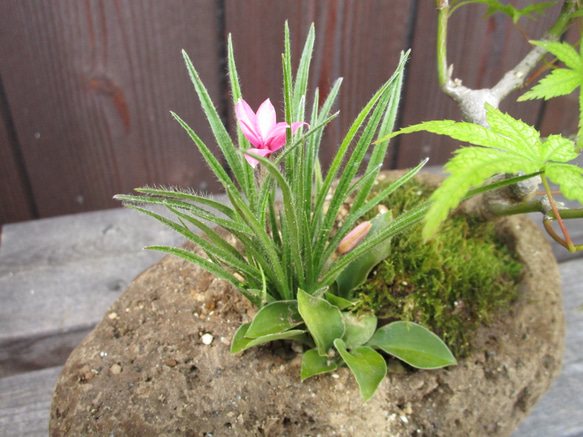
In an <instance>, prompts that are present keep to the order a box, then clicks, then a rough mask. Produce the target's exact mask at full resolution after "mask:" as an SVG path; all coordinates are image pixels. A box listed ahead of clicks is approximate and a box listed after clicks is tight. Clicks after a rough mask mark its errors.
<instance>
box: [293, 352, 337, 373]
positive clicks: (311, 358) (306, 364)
mask: <svg viewBox="0 0 583 437" xmlns="http://www.w3.org/2000/svg"><path fill="white" fill-rule="evenodd" d="M337 368H338V363H337V362H336V360H331V359H330V358H328V357H323V356H321V355H320V354H319V353H318V350H317V349H310V350H309V351H306V352H304V356H303V358H302V372H301V379H302V381H303V380H304V379H308V378H310V377H312V376H315V375H319V374H320V373H326V372H332V371H334V370H336V369H337Z"/></svg>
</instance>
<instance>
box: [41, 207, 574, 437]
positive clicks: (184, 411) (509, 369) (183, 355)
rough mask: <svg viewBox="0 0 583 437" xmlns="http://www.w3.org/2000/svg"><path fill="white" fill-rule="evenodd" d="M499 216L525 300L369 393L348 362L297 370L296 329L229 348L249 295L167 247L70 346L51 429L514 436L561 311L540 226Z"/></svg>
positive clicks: (545, 377) (248, 313) (551, 369)
mask: <svg viewBox="0 0 583 437" xmlns="http://www.w3.org/2000/svg"><path fill="white" fill-rule="evenodd" d="M498 228H499V231H500V233H501V235H503V236H504V238H505V241H506V242H507V244H508V245H509V246H511V247H512V248H513V250H515V252H516V253H517V254H518V256H519V257H520V260H521V261H522V263H523V264H524V268H523V272H522V278H521V282H520V285H519V299H518V301H517V303H516V304H515V305H514V306H513V307H512V308H511V309H509V310H505V311H501V312H500V313H499V314H498V315H497V316H496V318H495V320H494V321H493V323H492V324H491V325H490V326H482V327H480V328H479V329H478V331H477V335H476V338H475V341H474V350H475V352H473V353H472V354H471V355H470V356H469V357H468V358H466V359H464V360H461V361H460V362H459V364H458V365H457V366H453V367H449V368H446V369H439V370H432V371H415V372H411V371H406V372H402V371H400V372H391V371H389V374H388V376H387V377H386V378H385V379H384V380H383V382H382V383H381V385H380V387H379V390H378V391H377V393H376V394H375V395H374V397H373V398H372V399H371V400H370V401H369V402H367V403H366V404H364V405H363V404H362V400H361V398H360V394H359V390H358V386H357V383H356V381H355V380H354V377H353V376H352V375H351V374H350V372H349V371H348V369H346V368H341V369H339V370H338V371H337V372H335V373H334V374H324V375H321V376H316V377H313V378H310V379H308V380H306V381H304V382H303V383H302V382H300V366H301V354H300V353H297V352H295V351H294V350H293V349H292V348H291V347H290V345H289V344H288V343H283V342H280V343H274V344H268V345H264V346H260V347H255V348H252V349H250V350H248V351H245V352H243V353H241V354H237V355H233V354H231V353H230V350H229V349H230V341H231V339H232V338H233V335H234V333H235V331H236V329H237V328H238V327H239V326H240V324H241V323H242V322H246V321H249V320H250V319H251V317H252V316H253V314H254V313H255V309H254V308H253V307H252V306H251V305H250V304H249V302H247V301H246V299H245V298H243V297H242V296H241V295H240V294H239V293H238V292H237V291H236V290H234V289H233V288H232V287H231V286H230V285H229V284H228V283H226V282H224V281H221V280H219V279H217V278H215V277H213V276H212V275H211V274H209V273H208V272H206V271H204V270H202V269H200V268H199V267H198V266H195V265H193V264H190V263H188V262H186V261H184V260H182V259H179V258H177V257H173V256H167V257H166V258H164V259H163V260H162V261H161V262H159V263H158V264H156V265H154V266H152V267H150V268H149V269H147V270H146V271H145V272H143V273H142V274H141V275H140V276H138V277H137V278H136V279H135V280H134V281H133V282H132V283H131V284H130V285H129V287H128V288H127V290H126V291H125V292H124V293H123V294H122V296H121V297H120V298H119V299H118V300H117V301H116V302H115V303H114V304H113V305H112V306H111V307H110V309H109V310H108V311H107V313H106V314H105V316H104V318H103V321H102V322H101V323H100V324H99V325H98V326H97V327H96V328H95V329H94V330H93V331H92V332H91V333H90V334H89V336H88V337H87V338H86V339H85V340H84V341H83V342H82V343H81V344H80V345H79V346H78V347H77V348H76V349H75V350H74V351H73V353H72V354H71V356H70V357H69V359H68V360H67V363H66V364H65V367H64V369H63V371H62V373H61V375H60V377H59V380H58V383H57V386H56V388H55V390H54V393H53V399H52V407H51V420H50V435H51V436H72V435H78V436H80V435H87V436H88V435H103V436H111V435H115V436H116V437H117V436H136V437H137V436H140V437H143V436H171V435H179V436H208V437H210V436H214V437H219V436H317V435H320V436H444V437H451V436H483V435H491V436H492V435H496V436H507V435H509V434H510V433H511V432H512V431H513V430H514V429H515V428H516V426H517V425H518V423H519V422H520V421H521V420H522V419H523V418H524V417H526V415H527V414H528V412H529V410H530V408H531V407H532V406H533V405H534V404H535V403H536V401H537V400H538V399H539V398H540V396H541V395H542V394H543V393H544V392H545V391H546V390H547V389H548V387H549V386H550V384H551V382H552V380H553V379H554V378H555V377H556V376H557V375H558V374H559V372H560V368H561V356H562V352H563V346H564V318H563V312H562V300H561V292H560V280H559V274H558V269H557V266H556V263H554V261H553V262H550V261H549V260H553V255H552V252H551V249H550V245H549V244H548V243H547V242H546V240H545V238H544V236H543V235H542V233H541V232H540V231H539V230H538V228H537V227H536V226H535V225H534V224H533V223H532V222H531V221H530V220H528V219H527V218H525V217H522V216H516V217H511V218H506V219H503V220H502V221H501V222H500V223H499V224H498ZM190 248H191V249H193V250H196V251H198V252H199V253H201V254H202V251H200V249H198V248H195V247H193V246H190ZM390 364H391V363H389V368H391V367H393V366H391V365H390ZM394 368H397V369H402V368H401V367H399V366H394Z"/></svg>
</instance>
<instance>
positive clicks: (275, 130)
mask: <svg viewBox="0 0 583 437" xmlns="http://www.w3.org/2000/svg"><path fill="white" fill-rule="evenodd" d="M235 112H236V113H237V118H238V119H239V126H240V127H241V131H242V132H243V135H245V138H247V139H248V140H249V142H250V143H251V144H252V145H254V146H255V147H254V148H253V147H252V148H250V149H247V151H248V152H251V153H254V154H256V155H260V156H269V155H271V154H272V153H273V152H275V151H276V150H278V149H281V148H282V147H283V146H284V145H285V130H286V129H287V128H288V127H290V126H289V124H287V123H285V122H279V123H276V122H275V108H274V107H273V105H272V104H271V102H270V101H269V99H267V100H265V101H264V102H263V103H262V104H261V106H259V109H258V110H257V113H255V112H253V110H252V109H251V107H250V106H249V105H248V104H247V102H246V101H245V100H243V99H239V101H238V102H237V105H236V106H235ZM303 124H306V125H307V123H303V122H296V123H292V125H291V128H292V133H295V131H296V130H298V128H299V127H300V126H301V125H303ZM245 159H246V160H247V162H248V163H249V164H251V166H253V167H255V166H256V165H257V163H258V161H257V160H256V159H255V158H253V157H251V156H249V155H245Z"/></svg>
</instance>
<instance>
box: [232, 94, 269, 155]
mask: <svg viewBox="0 0 583 437" xmlns="http://www.w3.org/2000/svg"><path fill="white" fill-rule="evenodd" d="M235 112H236V114H237V118H238V119H239V126H240V127H241V132H243V135H245V138H247V139H248V140H249V141H250V142H251V144H253V145H254V146H255V147H263V139H262V137H261V134H260V133H259V132H258V130H257V116H256V115H255V112H253V110H252V109H251V107H250V106H249V104H248V103H247V102H246V101H245V100H243V99H239V101H238V102H237V105H235Z"/></svg>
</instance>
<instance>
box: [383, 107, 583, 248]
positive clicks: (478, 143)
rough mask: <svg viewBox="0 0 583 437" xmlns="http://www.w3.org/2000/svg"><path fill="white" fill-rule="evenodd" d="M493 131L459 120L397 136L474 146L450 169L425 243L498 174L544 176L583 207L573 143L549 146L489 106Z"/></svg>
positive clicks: (436, 196) (555, 138)
mask: <svg viewBox="0 0 583 437" xmlns="http://www.w3.org/2000/svg"><path fill="white" fill-rule="evenodd" d="M486 118H487V121H488V124H489V126H490V128H486V127H483V126H480V125H477V124H474V123H467V122H455V121H453V120H437V121H427V122H423V123H420V124H417V125H414V126H409V127H407V128H404V129H401V130H399V131H398V132H395V133H393V134H392V135H391V137H392V136H396V135H400V134H404V133H411V132H418V131H427V132H432V133H435V134H439V135H447V136H449V137H451V138H453V139H456V140H459V141H464V142H468V143H471V144H473V146H466V147H461V148H460V149H458V150H456V151H455V152H454V157H453V158H452V159H451V160H450V161H449V162H448V163H447V164H446V165H445V170H446V172H447V173H450V176H449V177H448V178H447V179H446V180H445V181H444V182H443V184H442V185H441V187H439V188H438V189H437V190H436V191H435V192H434V193H433V195H432V197H431V200H432V205H431V207H430V208H429V210H428V212H427V216H426V221H425V226H424V228H423V238H424V239H426V240H427V239H429V238H430V237H431V236H432V235H433V234H434V233H435V231H436V230H437V228H438V227H439V225H440V223H441V222H442V221H443V220H445V219H446V218H447V216H448V214H449V212H450V211H451V210H452V209H454V208H455V207H457V206H458V205H459V204H460V202H462V201H463V200H464V198H465V197H466V195H467V194H468V192H469V191H470V189H471V188H472V187H479V186H481V185H483V184H484V183H485V182H486V181H487V180H488V179H490V178H491V177H493V176H495V175H497V174H504V173H509V174H518V173H521V172H522V173H524V174H531V173H537V172H542V173H543V177H548V178H549V179H550V180H551V181H553V182H554V183H556V184H558V185H559V186H560V188H561V190H562V191H563V193H564V194H565V196H566V197H568V198H570V199H575V200H578V201H579V202H581V203H583V169H581V168H579V167H577V166H575V165H571V164H566V162H568V161H571V160H573V159H575V158H576V157H577V156H578V154H577V152H576V151H575V146H574V144H573V142H571V141H570V140H568V139H566V138H563V137H562V136H560V135H551V136H549V137H548V138H546V139H545V140H544V141H542V140H541V138H540V133H539V132H538V131H537V130H536V129H534V128H533V127H532V126H529V125H528V124H526V123H524V122H523V121H521V120H516V119H514V118H513V117H511V116H510V115H508V114H505V113H502V112H501V111H500V110H498V109H496V108H494V107H493V106H491V105H489V104H486Z"/></svg>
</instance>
